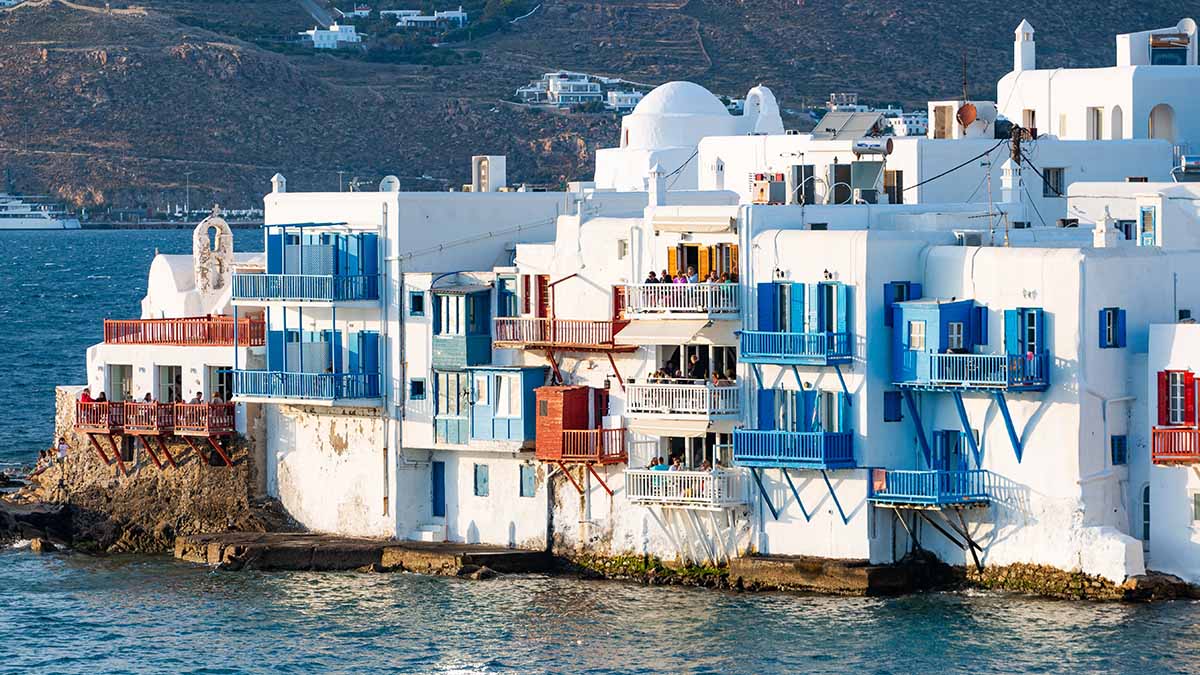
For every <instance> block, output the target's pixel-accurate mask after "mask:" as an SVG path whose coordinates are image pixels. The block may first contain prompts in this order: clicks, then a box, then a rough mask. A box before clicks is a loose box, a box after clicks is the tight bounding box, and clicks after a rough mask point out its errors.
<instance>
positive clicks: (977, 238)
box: [954, 232, 983, 246]
mask: <svg viewBox="0 0 1200 675" xmlns="http://www.w3.org/2000/svg"><path fill="white" fill-rule="evenodd" d="M954 240H955V242H956V243H957V244H958V245H959V246H983V233H982V232H955V233H954Z"/></svg>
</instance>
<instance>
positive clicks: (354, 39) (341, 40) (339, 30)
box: [300, 22, 362, 49]
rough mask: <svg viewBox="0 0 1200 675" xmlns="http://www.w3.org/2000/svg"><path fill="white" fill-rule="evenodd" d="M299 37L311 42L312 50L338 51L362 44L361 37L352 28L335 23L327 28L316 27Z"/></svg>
mask: <svg viewBox="0 0 1200 675" xmlns="http://www.w3.org/2000/svg"><path fill="white" fill-rule="evenodd" d="M300 35H302V36H304V37H307V38H308V39H309V40H311V41H312V45H313V48H314V49H340V48H342V47H344V46H346V45H352V44H359V43H361V42H362V36H361V35H359V34H358V31H357V29H355V27H354V26H342V25H339V24H337V23H336V22H335V23H331V24H329V28H321V27H320V26H316V27H314V28H312V29H310V30H306V31H304V32H302V33H300Z"/></svg>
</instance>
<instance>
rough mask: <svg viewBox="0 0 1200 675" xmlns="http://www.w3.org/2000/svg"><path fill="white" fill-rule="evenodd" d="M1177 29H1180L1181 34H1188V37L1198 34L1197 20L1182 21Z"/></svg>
mask: <svg viewBox="0 0 1200 675" xmlns="http://www.w3.org/2000/svg"><path fill="white" fill-rule="evenodd" d="M1175 27H1176V28H1178V29H1179V32H1181V33H1187V34H1188V35H1195V34H1196V20H1195V19H1192V18H1186V19H1180V20H1179V24H1178V25H1176V26H1175Z"/></svg>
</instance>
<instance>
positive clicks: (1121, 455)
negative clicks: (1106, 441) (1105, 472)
mask: <svg viewBox="0 0 1200 675" xmlns="http://www.w3.org/2000/svg"><path fill="white" fill-rule="evenodd" d="M1110 443H1111V445H1112V463H1113V466H1121V465H1124V464H1126V463H1128V461H1129V439H1128V437H1126V436H1113V437H1112V440H1111V441H1110Z"/></svg>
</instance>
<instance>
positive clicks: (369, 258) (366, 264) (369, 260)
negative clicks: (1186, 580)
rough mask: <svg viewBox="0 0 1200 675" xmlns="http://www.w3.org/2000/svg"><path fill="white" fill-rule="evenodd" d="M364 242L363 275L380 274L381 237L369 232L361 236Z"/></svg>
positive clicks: (361, 261)
mask: <svg viewBox="0 0 1200 675" xmlns="http://www.w3.org/2000/svg"><path fill="white" fill-rule="evenodd" d="M359 237H360V239H361V240H362V260H360V261H359V262H360V263H361V264H362V273H363V274H367V275H370V274H379V235H377V234H375V233H374V232H367V233H364V234H360V235H359Z"/></svg>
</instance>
